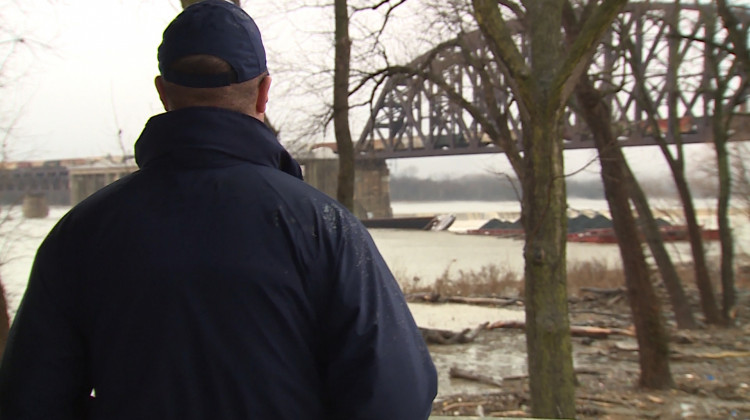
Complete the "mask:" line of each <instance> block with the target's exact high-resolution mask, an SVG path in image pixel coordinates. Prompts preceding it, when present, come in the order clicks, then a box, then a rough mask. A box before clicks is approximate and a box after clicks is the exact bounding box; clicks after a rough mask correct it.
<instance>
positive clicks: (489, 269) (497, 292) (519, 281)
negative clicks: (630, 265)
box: [401, 260, 625, 297]
mask: <svg viewBox="0 0 750 420" xmlns="http://www.w3.org/2000/svg"><path fill="white" fill-rule="evenodd" d="M401 284H402V285H404V286H403V289H404V293H407V294H409V293H437V294H440V295H444V296H486V297H500V296H503V297H521V296H523V292H524V283H523V277H522V276H521V275H519V274H517V273H515V272H513V271H510V270H508V269H505V268H503V267H500V266H498V265H494V264H490V265H487V266H484V267H482V268H480V269H479V270H477V271H475V270H468V271H464V270H458V272H456V273H451V270H450V267H447V268H446V269H445V271H443V274H441V275H440V277H438V278H437V279H436V280H435V282H434V283H432V284H429V285H423V284H419V282H412V283H408V282H402V283H401ZM624 285H625V278H624V276H623V273H622V269H620V268H619V267H609V266H608V265H607V263H606V262H604V261H596V260H594V261H587V262H576V263H573V264H570V265H569V266H568V293H569V294H570V295H571V296H575V295H577V294H578V293H579V291H580V289H581V288H582V287H599V288H618V287H623V286H624Z"/></svg>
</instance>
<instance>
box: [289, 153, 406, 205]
mask: <svg viewBox="0 0 750 420" xmlns="http://www.w3.org/2000/svg"><path fill="white" fill-rule="evenodd" d="M303 170H304V174H305V181H306V182H307V183H308V184H310V185H312V186H313V187H315V188H317V189H319V190H320V191H323V192H324V193H326V194H327V195H329V196H331V197H333V198H336V188H337V186H338V179H337V178H338V170H339V161H338V159H335V158H333V159H314V160H307V161H305V162H304V165H303ZM354 176H355V180H354V207H355V209H354V214H355V216H357V217H359V218H360V219H371V218H382V217H393V212H392V210H391V194H390V187H389V177H390V174H389V171H388V166H387V165H386V164H385V160H383V159H378V160H374V159H373V160H369V159H368V160H360V161H357V164H356V169H355V175H354Z"/></svg>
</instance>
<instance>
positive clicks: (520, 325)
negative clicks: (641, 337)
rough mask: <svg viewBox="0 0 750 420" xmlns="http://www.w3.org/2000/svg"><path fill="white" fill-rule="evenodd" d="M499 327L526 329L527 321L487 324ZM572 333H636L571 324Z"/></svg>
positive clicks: (607, 335)
mask: <svg viewBox="0 0 750 420" xmlns="http://www.w3.org/2000/svg"><path fill="white" fill-rule="evenodd" d="M497 328H508V329H519V330H523V329H526V323H525V322H524V321H497V322H493V323H491V324H489V325H488V326H487V329H488V330H493V329H497ZM570 334H571V335H572V336H574V337H590V338H607V337H609V336H610V335H625V336H628V337H633V336H634V335H635V333H634V332H633V331H631V330H628V329H624V328H601V327H586V326H576V325H571V326H570Z"/></svg>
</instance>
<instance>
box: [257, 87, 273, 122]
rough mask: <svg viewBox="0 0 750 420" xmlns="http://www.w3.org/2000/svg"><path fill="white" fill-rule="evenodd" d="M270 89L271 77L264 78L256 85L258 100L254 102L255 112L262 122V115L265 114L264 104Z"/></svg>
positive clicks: (266, 101)
mask: <svg viewBox="0 0 750 420" xmlns="http://www.w3.org/2000/svg"><path fill="white" fill-rule="evenodd" d="M270 89H271V76H266V77H264V78H263V79H262V80H261V81H260V83H259V84H258V99H257V100H256V101H255V112H257V113H258V114H259V115H260V116H261V118H260V120H261V121H263V115H264V114H265V113H266V103H268V91H269V90H270Z"/></svg>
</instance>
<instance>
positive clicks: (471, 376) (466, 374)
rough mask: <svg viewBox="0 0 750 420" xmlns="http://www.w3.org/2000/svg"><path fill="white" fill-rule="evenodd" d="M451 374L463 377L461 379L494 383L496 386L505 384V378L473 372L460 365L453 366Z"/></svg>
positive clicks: (452, 376)
mask: <svg viewBox="0 0 750 420" xmlns="http://www.w3.org/2000/svg"><path fill="white" fill-rule="evenodd" d="M450 376H451V378H461V379H468V380H470V381H475V382H480V383H483V384H487V385H494V386H499V387H502V386H503V380H502V379H495V378H493V377H491V376H488V375H482V374H481V373H477V372H472V371H469V370H466V369H461V368H459V367H456V366H453V367H452V368H451V369H450Z"/></svg>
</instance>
